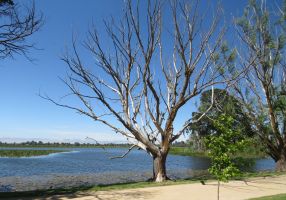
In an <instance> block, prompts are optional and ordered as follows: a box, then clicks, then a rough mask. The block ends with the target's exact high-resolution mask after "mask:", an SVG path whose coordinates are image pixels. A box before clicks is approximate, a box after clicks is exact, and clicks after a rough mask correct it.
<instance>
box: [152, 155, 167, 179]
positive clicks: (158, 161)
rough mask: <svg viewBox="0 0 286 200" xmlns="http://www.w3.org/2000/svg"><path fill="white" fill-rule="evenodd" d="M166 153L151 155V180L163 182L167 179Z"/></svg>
mask: <svg viewBox="0 0 286 200" xmlns="http://www.w3.org/2000/svg"><path fill="white" fill-rule="evenodd" d="M166 159H167V155H161V156H154V157H153V180H154V181H155V182H163V181H166V180H168V177H167V172H166Z"/></svg>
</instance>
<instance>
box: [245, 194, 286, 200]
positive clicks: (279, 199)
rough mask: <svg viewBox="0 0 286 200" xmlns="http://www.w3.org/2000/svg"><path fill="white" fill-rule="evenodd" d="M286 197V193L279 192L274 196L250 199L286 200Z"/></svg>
mask: <svg viewBox="0 0 286 200" xmlns="http://www.w3.org/2000/svg"><path fill="white" fill-rule="evenodd" d="M285 199H286V194H278V195H273V196H267V197H259V198H254V199H250V200H285Z"/></svg>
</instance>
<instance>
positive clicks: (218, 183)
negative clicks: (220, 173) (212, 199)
mask: <svg viewBox="0 0 286 200" xmlns="http://www.w3.org/2000/svg"><path fill="white" fill-rule="evenodd" d="M219 187H220V181H219V180H218V181H217V200H219Z"/></svg>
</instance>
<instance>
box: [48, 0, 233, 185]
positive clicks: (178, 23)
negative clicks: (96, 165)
mask: <svg viewBox="0 0 286 200" xmlns="http://www.w3.org/2000/svg"><path fill="white" fill-rule="evenodd" d="M162 6H164V9H162ZM168 9H169V11H170V12H171V15H170V13H163V10H164V11H165V10H168ZM200 12H201V10H200V9H199V1H196V2H195V1H192V4H184V3H182V2H180V1H178V2H177V1H172V3H170V4H167V3H166V4H164V5H162V4H161V3H160V1H149V2H148V6H147V10H146V11H145V12H144V11H142V9H141V7H140V6H139V5H133V4H132V3H131V1H127V3H126V7H125V10H124V14H123V20H121V21H119V22H116V20H114V19H112V20H110V21H109V22H105V30H106V33H107V34H108V36H109V39H110V40H109V41H102V40H101V39H100V35H99V33H98V31H97V30H96V28H95V27H93V28H92V29H91V30H90V31H89V34H88V40H87V41H86V42H85V43H84V47H86V48H87V51H88V52H89V53H90V55H91V56H93V57H94V58H95V63H94V65H90V64H87V62H84V61H83V60H82V57H81V56H80V53H79V51H78V47H77V45H76V42H73V52H72V54H69V55H66V56H65V57H64V58H63V61H64V62H65V63H66V64H67V66H68V69H69V72H70V73H69V76H68V77H67V79H65V80H64V82H65V84H66V85H67V87H68V88H69V89H70V91H71V93H72V95H74V96H76V97H77V98H78V99H79V100H80V104H75V105H71V104H63V103H60V102H58V101H55V100H53V99H51V98H49V97H46V98H47V99H49V100H50V101H52V102H53V103H55V104H57V105H59V106H63V107H66V108H70V109H73V110H75V111H77V112H78V113H80V114H83V115H86V116H88V117H90V118H92V119H93V120H95V121H97V122H101V123H103V124H105V125H106V126H108V127H109V128H111V129H112V130H114V131H115V132H116V133H119V134H121V135H123V136H125V137H126V138H127V139H128V140H129V142H130V143H132V144H133V145H132V146H131V148H130V149H129V150H128V152H129V151H131V150H132V148H134V147H139V148H141V149H143V150H145V151H146V152H147V153H148V154H149V155H151V156H152V158H153V175H154V176H153V179H154V181H157V182H161V181H164V180H166V179H168V177H167V173H166V159H167V155H168V152H169V149H170V145H171V144H172V142H174V141H175V140H176V139H178V138H179V137H180V136H181V135H182V134H183V133H184V132H185V129H186V128H187V127H188V124H185V121H186V120H185V121H182V122H181V127H179V125H180V123H178V124H175V120H176V119H177V118H178V116H179V115H180V111H182V109H183V106H185V105H187V104H188V103H192V102H191V101H192V100H193V98H194V97H196V96H198V95H199V94H201V92H202V91H204V90H205V89H209V88H211V87H212V86H214V85H215V84H223V83H225V82H229V80H228V81H226V80H224V79H222V68H224V67H225V64H226V63H220V64H219V65H217V64H216V61H217V57H218V55H219V52H220V48H221V45H222V42H223V36H224V34H225V28H224V24H223V23H221V21H220V16H221V10H220V9H217V10H216V11H215V13H216V14H214V15H212V14H211V12H210V10H208V11H206V12H205V13H204V14H202V13H200ZM163 14H165V17H166V16H168V17H170V16H172V17H171V19H172V20H173V21H172V23H170V22H169V21H167V22H165V23H164V21H163V19H164V17H162V16H163ZM168 17H167V18H168ZM206 18H207V19H206ZM145 19H146V20H145ZM107 43H110V44H111V45H110V46H109V47H107V45H106V44H107ZM187 109H188V108H187ZM203 115H205V113H202V116H203ZM189 117H191V116H189ZM198 120H199V119H198ZM177 127H178V128H177ZM125 155H126V154H124V156H125ZM121 157H122V156H121Z"/></svg>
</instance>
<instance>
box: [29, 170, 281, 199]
mask: <svg viewBox="0 0 286 200" xmlns="http://www.w3.org/2000/svg"><path fill="white" fill-rule="evenodd" d="M280 193H286V175H283V176H275V177H266V178H252V179H249V180H247V182H244V181H231V182H229V183H223V184H222V185H221V195H220V197H221V200H241V199H249V198H253V197H261V196H267V195H274V194H280ZM216 195H217V183H216V182H207V183H206V185H202V184H200V183H193V184H182V185H171V186H160V187H150V188H139V189H127V190H113V191H100V192H94V193H92V194H74V195H70V196H52V197H50V198H45V199H51V200H67V199H74V200H76V199H77V200H134V199H135V200H140V199H144V200H145V199H146V200H187V199H192V200H216V198H217V196H216ZM33 199H35V198H33ZM39 199H41V198H39Z"/></svg>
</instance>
